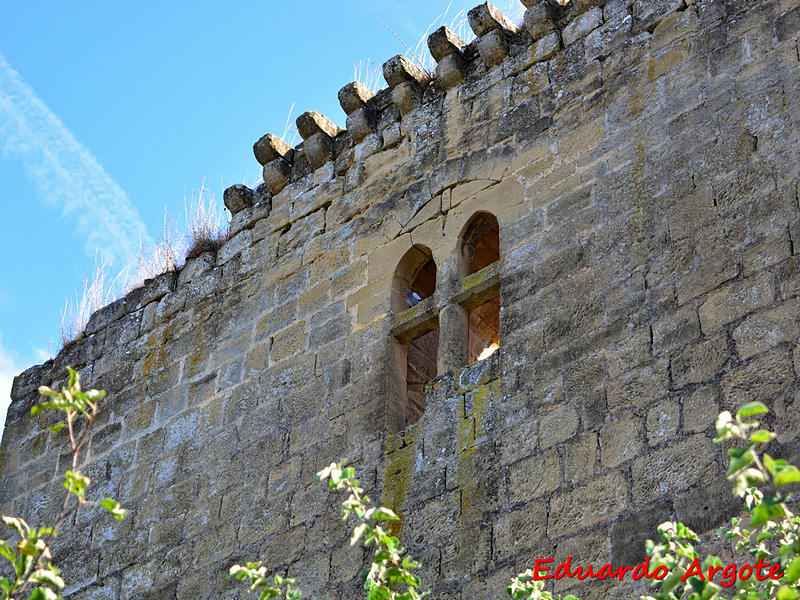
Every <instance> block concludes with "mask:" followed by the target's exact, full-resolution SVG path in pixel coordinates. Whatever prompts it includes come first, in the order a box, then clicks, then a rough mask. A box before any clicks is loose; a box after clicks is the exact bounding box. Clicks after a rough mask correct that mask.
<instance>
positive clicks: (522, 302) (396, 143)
mask: <svg viewBox="0 0 800 600" xmlns="http://www.w3.org/2000/svg"><path fill="white" fill-rule="evenodd" d="M525 3H526V5H528V4H529V5H530V6H529V7H528V10H527V12H526V16H525V23H524V25H523V26H522V27H517V26H515V25H514V24H513V23H510V22H508V21H507V20H506V19H504V18H503V17H502V15H500V14H499V13H497V12H496V11H494V10H491V9H489V8H488V7H487V6H486V5H482V6H481V7H478V8H477V9H475V10H474V11H473V12H472V13H471V15H470V22H471V25H472V27H473V29H474V30H475V32H476V34H477V35H478V36H479V37H478V39H477V40H476V41H474V42H472V43H471V44H469V45H468V46H466V47H465V48H463V49H462V47H461V43H460V41H459V40H457V39H454V37H453V36H452V35H451V34H449V33H448V32H445V31H437V32H436V33H435V34H434V35H433V36H431V41H430V46H431V49H432V52H433V54H434V57H435V58H436V59H437V61H438V65H437V69H436V74H435V76H434V77H432V78H431V77H429V76H428V75H427V74H425V73H423V72H421V71H420V70H419V69H417V68H416V67H415V66H414V65H413V64H411V63H409V62H408V61H404V60H403V59H400V58H399V57H396V58H394V59H392V60H390V61H389V62H387V63H386V65H385V67H384V72H385V76H386V80H387V83H388V84H389V88H387V89H385V90H383V91H381V92H379V93H378V94H377V95H375V96H371V95H370V94H369V93H368V92H366V91H365V90H364V89H363V88H362V87H360V86H358V85H355V84H351V85H349V86H346V87H345V88H343V90H342V92H341V93H340V100H341V103H342V107H343V108H344V110H345V112H346V113H347V114H348V118H347V130H346V131H344V130H339V128H338V127H336V126H335V125H333V124H332V123H330V122H329V121H328V120H327V119H325V118H324V117H322V116H321V115H319V114H318V113H313V112H311V113H306V114H304V115H303V116H301V118H300V119H298V128H299V130H300V133H301V134H302V136H303V138H304V142H303V143H302V144H301V145H299V146H298V147H297V148H289V147H288V146H286V145H285V144H282V143H281V142H279V141H278V140H277V139H276V138H274V136H265V137H264V138H262V139H261V140H259V141H258V142H257V143H256V145H255V148H254V150H255V154H256V157H257V159H258V160H259V162H261V163H262V164H263V165H264V181H265V183H264V184H263V185H261V186H260V187H258V188H257V189H256V190H249V189H246V188H243V187H237V188H233V189H230V190H228V191H227V192H226V204H227V205H228V206H229V207H230V208H231V210H232V212H233V213H234V216H233V220H232V224H231V226H232V234H233V235H232V237H231V239H230V240H229V241H228V242H227V243H226V244H225V245H224V246H223V247H222V248H221V249H220V250H219V251H218V252H216V253H213V254H211V253H208V254H204V255H202V256H200V257H197V258H195V259H192V260H190V261H189V262H188V263H187V265H186V266H185V267H183V268H182V269H181V270H180V271H179V272H178V273H167V274H164V275H162V276H160V277H158V278H156V279H155V280H152V281H150V282H148V283H147V284H146V285H145V287H144V288H142V289H139V290H136V291H134V292H132V293H131V294H129V295H128V296H127V297H125V298H123V299H121V300H118V301H117V302H114V303H113V304H111V305H109V306H108V307H106V308H104V309H102V310H101V311H99V312H98V313H96V314H95V315H94V316H93V318H92V319H91V322H90V323H89V326H88V328H87V330H86V334H85V335H84V337H82V338H81V339H80V340H79V341H77V342H76V343H73V344H71V345H69V346H67V347H66V348H65V349H63V350H62V351H61V352H60V353H59V355H58V356H57V357H56V359H55V360H53V361H50V362H48V363H46V364H44V365H41V366H37V367H33V368H32V369H29V370H28V371H26V372H25V373H23V374H22V375H20V376H19V377H18V378H17V379H16V380H15V383H14V388H13V392H12V396H13V398H14V401H13V403H12V405H11V408H10V410H9V413H8V418H7V424H6V429H5V433H4V437H3V444H2V452H0V509H2V512H3V513H6V514H16V515H19V516H22V517H24V518H26V519H29V520H30V521H31V522H33V523H38V522H40V521H41V520H42V519H43V518H44V515H46V514H48V513H49V512H51V511H53V510H54V509H55V508H56V506H57V505H59V504H60V502H61V498H62V495H61V492H62V491H63V490H62V488H61V487H60V484H59V483H58V478H59V477H60V474H61V473H63V471H64V470H65V468H66V467H65V465H64V459H65V456H64V453H63V451H62V450H61V448H62V447H63V445H64V442H65V437H64V432H63V431H62V432H61V433H59V434H56V435H53V434H50V433H49V432H48V431H47V430H46V429H45V428H43V426H42V425H43V424H44V423H43V422H38V421H37V422H31V421H30V419H29V418H28V412H29V409H30V407H31V405H32V404H33V403H34V402H36V401H37V394H36V387H37V386H38V385H40V384H50V383H53V382H54V381H56V383H57V382H58V380H59V379H60V378H61V377H62V376H63V374H64V367H65V365H72V366H74V367H76V368H79V369H80V372H81V374H82V375H83V378H84V380H85V382H87V383H88V384H90V385H92V386H94V387H98V388H104V389H106V390H107V391H108V393H109V400H108V401H107V403H106V405H105V408H104V410H103V412H102V418H101V420H100V422H99V423H98V424H97V430H96V434H95V436H94V437H93V439H92V441H91V448H90V451H89V453H88V461H89V463H88V466H87V467H86V469H85V470H86V472H87V474H88V475H90V476H91V477H92V478H93V480H94V481H95V482H96V483H97V485H98V487H99V491H96V493H105V494H108V495H112V496H114V497H116V498H118V499H119V500H120V501H121V502H122V503H123V505H124V506H126V507H127V508H128V509H129V517H128V518H127V519H125V520H124V521H122V522H120V523H116V522H110V520H109V519H108V518H106V517H103V516H101V515H97V514H96V513H94V512H92V511H87V512H86V513H84V514H82V515H79V516H78V518H77V521H76V522H75V523H73V524H72V525H71V526H70V528H69V531H68V532H67V533H65V535H64V536H63V537H62V538H61V539H60V542H59V545H58V548H59V549H60V551H59V553H58V556H57V559H58V560H59V562H60V563H61V564H62V565H63V567H64V571H65V577H66V578H67V580H68V581H69V582H70V583H71V586H70V589H69V590H68V591H69V592H70V594H69V597H71V598H76V599H84V598H92V599H100V598H125V599H128V598H139V599H142V598H177V599H181V600H183V599H189V598H191V599H192V600H199V599H201V598H233V597H240V596H241V595H242V594H241V592H242V590H241V589H240V587H237V586H234V585H233V584H231V582H228V581H226V580H225V574H226V572H227V569H228V567H229V566H230V565H231V564H232V563H234V562H238V561H244V560H254V559H256V558H262V559H264V560H265V561H266V564H267V565H268V567H269V568H270V569H273V570H277V571H280V572H286V571H288V572H289V573H290V574H292V575H293V576H295V577H297V578H298V580H299V581H300V582H301V583H302V587H303V589H304V590H305V593H306V595H308V596H311V595H317V596H323V595H327V596H329V597H331V598H353V597H357V596H358V595H359V594H360V592H359V591H358V590H359V587H360V583H359V578H358V571H359V566H360V565H361V564H362V562H363V561H364V560H365V559H366V557H365V555H364V553H363V552H362V551H361V550H359V549H352V548H350V547H349V544H348V531H347V529H346V527H345V526H343V524H342V523H341V522H340V520H339V516H338V503H339V502H340V501H341V498H338V497H337V496H336V495H334V494H330V493H328V492H327V491H326V490H324V489H323V488H322V486H320V485H318V484H315V483H314V473H315V472H316V471H317V470H318V469H320V468H321V467H323V466H325V465H326V464H327V463H329V462H330V461H332V460H337V459H346V460H348V461H349V462H350V463H351V464H353V465H354V466H355V467H356V469H357V471H358V473H359V475H360V478H361V480H362V483H363V484H364V486H365V487H366V488H367V490H368V492H369V493H370V494H371V495H372V496H373V497H374V498H376V499H378V498H379V499H381V500H382V501H383V502H384V503H386V504H388V505H390V506H392V507H394V508H395V509H396V510H397V511H398V512H399V513H400V514H401V515H402V517H403V521H402V527H401V530H400V534H401V536H402V538H403V540H404V543H405V544H407V545H408V546H409V547H410V548H411V549H412V551H413V553H414V554H415V555H417V556H419V557H420V559H421V560H422V562H423V563H424V569H423V577H424V580H425V582H426V584H427V585H428V586H430V587H431V588H432V589H433V591H434V596H435V597H437V598H463V599H464V600H467V599H472V598H501V597H503V596H504V593H505V592H504V586H505V585H506V582H507V580H508V579H509V578H510V577H511V576H512V575H513V574H514V573H516V572H517V571H518V570H520V569H522V568H523V567H525V566H530V565H531V564H532V562H533V560H534V559H535V558H536V557H550V556H556V557H563V556H567V555H570V554H571V555H574V556H575V557H576V559H578V558H579V559H580V561H581V562H582V563H589V562H595V563H604V562H607V561H611V562H614V563H625V562H629V561H631V560H635V559H637V558H639V557H640V556H641V554H642V550H641V547H642V545H641V540H643V539H645V538H646V537H647V536H648V535H649V534H651V533H652V531H653V527H654V525H655V524H657V523H658V522H660V521H661V520H663V519H665V518H669V517H673V518H679V519H682V520H684V521H685V522H687V524H689V525H690V526H692V527H694V528H697V529H699V530H701V531H709V530H711V529H713V528H714V527H715V526H717V525H718V524H719V523H721V522H722V520H724V519H725V518H726V517H727V516H728V515H729V514H730V513H731V512H732V511H734V510H735V509H736V503H735V502H734V501H733V498H732V497H730V496H729V490H728V485H727V483H726V482H725V481H724V478H723V473H724V466H723V463H724V457H723V455H722V452H721V451H720V449H719V448H717V447H715V446H714V445H713V444H712V443H711V432H712V430H713V420H714V417H715V415H716V414H717V412H718V411H719V410H721V409H722V408H724V407H733V406H735V405H738V404H739V403H741V402H743V401H745V400H756V399H758V400H762V401H764V402H766V403H767V404H768V405H770V407H771V408H772V409H773V411H774V413H775V421H774V423H773V424H774V425H776V426H777V427H779V428H780V429H781V431H782V432H783V433H782V435H781V437H780V439H779V440H778V442H776V444H775V445H776V446H777V448H775V452H776V453H779V454H780V453H784V454H786V453H788V454H792V453H793V452H794V450H795V449H796V448H797V443H796V442H797V436H798V433H800V429H799V428H798V425H799V424H798V416H797V415H798V410H797V403H796V400H795V397H796V396H797V393H798V384H797V376H798V374H799V373H800V347H798V345H797V344H798V338H799V337H800V323H799V322H798V317H800V312H799V311H798V308H800V269H798V261H797V244H798V237H800V209H799V208H798V179H799V177H798V175H799V174H800V160H799V157H798V152H799V151H800V150H799V149H800V126H799V125H800V123H798V121H800V66H799V63H798V52H799V50H798V34H799V32H800V8H799V7H798V2H797V0H766V1H754V0H748V1H746V2H745V1H741V0H725V1H721V0H695V1H693V2H691V3H689V4H688V6H687V5H686V4H685V3H684V1H683V0H633V1H632V0H608V1H607V2H606V3H605V5H604V6H603V5H602V1H597V0H580V1H578V0H573V2H572V4H571V5H570V7H568V8H566V9H557V8H556V7H555V6H551V5H549V4H538V3H536V2H531V0H526V2H525ZM480 211H485V212H489V213H491V214H492V215H494V216H496V218H497V220H498V222H499V229H500V259H499V261H498V262H497V263H495V264H494V265H490V266H489V267H486V268H484V269H482V270H480V271H478V273H476V274H474V275H472V276H469V277H466V278H465V271H464V265H463V256H462V251H461V238H462V236H463V235H464V230H465V227H466V226H467V224H468V223H469V222H470V219H471V218H472V217H473V215H475V214H476V213H478V212H480ZM415 245H416V247H417V248H422V249H424V250H425V251H426V252H429V253H430V256H432V258H433V259H434V261H435V263H436V291H435V293H434V294H433V295H432V296H430V298H424V299H423V300H422V301H421V302H420V303H419V304H417V305H416V306H414V307H413V308H411V309H409V310H408V311H402V310H400V309H402V308H403V307H402V306H400V305H398V304H397V302H396V300H397V298H398V293H399V294H401V295H402V292H403V286H402V285H400V286H399V288H398V281H399V279H398V276H397V274H396V270H397V269H398V265H399V264H400V261H401V258H402V257H403V256H404V255H406V256H408V255H407V254H406V253H407V252H408V251H409V250H410V249H411V248H412V246H415ZM400 281H402V280H400ZM498 290H499V296H500V349H499V351H497V352H496V353H495V354H494V355H492V356H491V357H490V358H488V359H485V360H483V361H480V362H477V363H475V364H473V365H472V366H469V367H466V368H465V367H464V361H465V359H464V356H465V346H466V342H465V341H464V335H465V328H466V325H465V323H466V318H467V316H468V311H469V310H470V309H471V308H472V307H473V305H474V304H475V303H476V302H478V300H480V299H486V298H490V297H491V296H492V295H493V294H494V295H496V294H497V293H498ZM400 304H402V303H400ZM398 306H399V308H398ZM437 328H438V331H439V332H440V333H439V354H438V372H439V375H438V376H437V377H436V378H435V379H434V380H433V381H432V382H431V383H430V385H429V387H428V389H427V395H426V400H425V404H426V410H425V413H424V415H423V416H422V418H421V419H419V421H417V422H416V423H414V424H410V425H407V426H406V424H405V422H404V421H403V419H402V414H403V411H404V391H403V377H404V372H405V364H404V362H403V361H404V356H405V354H404V347H405V346H404V344H405V343H407V342H408V341H409V340H411V339H413V338H414V336H416V335H417V334H419V333H421V332H425V331H435V330H436V329H437ZM68 543H76V544H79V545H80V546H81V547H83V548H85V550H83V551H82V552H80V553H74V552H73V553H66V552H64V550H63V549H64V547H65V546H66V545H67V544H68ZM101 550H102V556H103V558H102V560H101V559H100V553H101ZM559 583H560V584H562V585H561V588H567V587H568V586H569V585H570V584H574V583H575V582H569V581H567V580H562V581H561V582H559ZM614 585H615V586H616V587H613V586H614ZM611 587H613V589H609V588H611ZM561 588H559V589H561ZM575 589H576V590H577V591H580V592H582V593H586V594H587V595H586V597H588V598H598V597H604V596H606V595H608V596H611V597H615V598H622V597H634V595H633V588H632V584H631V583H630V582H625V583H622V584H621V583H619V582H615V584H611V585H609V584H608V582H604V584H601V585H600V587H596V588H593V589H590V590H588V591H587V590H585V589H582V588H580V587H576V588H575Z"/></svg>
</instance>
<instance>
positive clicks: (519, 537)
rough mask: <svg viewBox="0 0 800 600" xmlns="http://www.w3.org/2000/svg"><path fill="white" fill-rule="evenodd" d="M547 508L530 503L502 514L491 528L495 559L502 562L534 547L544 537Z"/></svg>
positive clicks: (540, 504)
mask: <svg viewBox="0 0 800 600" xmlns="http://www.w3.org/2000/svg"><path fill="white" fill-rule="evenodd" d="M546 524H547V506H546V505H545V504H544V503H543V502H530V503H528V504H525V505H524V506H522V507H521V508H518V509H517V510H513V511H507V512H503V514H502V515H501V516H500V518H499V519H498V520H497V524H496V525H495V526H494V528H493V536H492V540H493V544H492V546H493V549H494V553H495V557H496V558H497V559H498V560H503V559H506V558H509V557H512V556H515V555H516V554H518V553H519V552H520V551H523V550H527V549H529V548H533V547H535V546H536V545H537V544H539V543H540V541H541V538H543V537H544V536H545V533H546Z"/></svg>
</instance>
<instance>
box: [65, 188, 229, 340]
mask: <svg viewBox="0 0 800 600" xmlns="http://www.w3.org/2000/svg"><path fill="white" fill-rule="evenodd" d="M228 222H229V215H228V214H227V211H226V209H225V207H224V206H223V205H222V204H221V203H220V202H219V201H218V200H217V198H216V196H215V195H214V193H213V192H212V191H211V190H210V189H209V188H208V187H207V186H206V182H205V180H203V182H202V183H201V184H200V188H199V189H197V190H192V192H191V194H190V195H189V196H188V197H187V196H186V195H184V222H183V227H182V228H181V227H180V226H179V225H178V223H177V222H176V220H175V219H174V218H172V217H170V216H169V214H168V213H167V210H166V208H165V209H164V225H163V230H162V234H161V241H160V242H158V244H156V246H155V247H154V248H148V247H147V246H144V245H141V246H140V247H139V254H138V255H137V257H136V259H135V261H133V262H132V263H131V264H129V265H127V266H126V267H124V268H123V269H122V270H121V271H120V272H119V273H117V274H116V275H115V276H112V275H111V265H110V264H109V263H108V262H107V261H105V260H104V259H103V258H102V255H101V254H100V252H99V251H98V252H97V254H96V255H95V261H94V267H93V268H92V270H91V271H87V272H86V273H84V274H82V275H81V284H80V287H76V288H75V292H74V296H73V297H72V298H69V297H67V298H65V301H64V307H63V309H62V311H61V325H60V327H59V330H60V337H61V343H62V345H64V346H66V345H67V344H69V343H70V342H72V341H74V340H77V339H79V338H80V337H81V336H82V335H83V332H84V330H85V329H86V325H87V324H88V323H89V318H90V317H91V316H92V314H93V313H94V312H95V311H97V310H99V309H101V308H102V307H104V306H106V305H107V304H109V303H110V302H113V301H114V300H115V299H117V298H119V297H121V296H123V295H125V294H127V293H129V292H131V291H132V290H135V289H136V288H139V287H141V286H143V285H144V284H145V282H146V281H147V280H148V279H152V278H154V277H157V276H158V275H161V274H162V273H166V272H168V271H175V270H177V269H179V268H180V267H181V266H183V264H184V262H185V261H186V259H187V258H194V257H197V256H200V255H201V254H203V253H204V252H215V251H216V250H218V249H219V248H220V247H221V246H222V244H224V243H225V242H226V241H227V239H228Z"/></svg>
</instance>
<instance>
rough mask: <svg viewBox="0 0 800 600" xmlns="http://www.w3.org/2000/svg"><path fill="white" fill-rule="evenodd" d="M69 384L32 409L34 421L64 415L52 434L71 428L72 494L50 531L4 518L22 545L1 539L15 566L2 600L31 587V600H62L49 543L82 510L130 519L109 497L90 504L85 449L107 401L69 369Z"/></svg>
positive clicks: (45, 392)
mask: <svg viewBox="0 0 800 600" xmlns="http://www.w3.org/2000/svg"><path fill="white" fill-rule="evenodd" d="M67 370H68V372H69V379H68V382H67V386H66V387H62V388H61V391H60V392H56V391H54V390H52V389H50V388H49V387H47V386H42V387H40V388H39V393H40V394H41V395H42V396H45V397H46V398H49V400H47V401H45V402H42V403H40V404H37V405H35V406H34V407H33V408H31V418H33V417H35V416H37V415H39V414H41V413H44V412H46V411H50V410H57V411H61V412H62V413H64V421H63V422H59V423H57V424H55V425H52V426H51V427H50V431H51V432H52V433H53V434H56V433H58V432H59V431H60V430H62V429H64V428H65V427H66V428H67V430H68V432H69V442H70V447H71V449H72V462H71V468H70V469H69V470H67V472H66V473H65V475H64V488H65V489H66V490H67V493H66V495H65V497H64V502H63V504H62V507H61V512H60V513H59V515H58V516H57V517H56V519H55V522H54V523H53V525H52V526H50V527H40V528H35V527H30V526H29V525H28V524H27V523H26V522H25V521H24V520H23V519H20V518H17V517H9V516H5V515H4V516H3V517H2V520H3V523H4V524H5V525H6V526H8V527H10V528H11V529H13V530H14V531H15V532H16V534H17V535H18V536H19V540H18V541H15V542H13V543H12V542H10V541H8V540H4V539H0V556H2V557H3V558H5V559H6V560H8V561H9V562H10V563H11V565H12V566H13V574H14V575H13V577H0V600H16V599H18V598H22V595H23V592H25V590H26V589H27V588H28V587H30V588H31V592H30V595H29V596H28V598H29V599H30V600H57V599H58V598H60V596H59V595H58V593H57V590H62V589H64V587H65V583H64V580H63V579H62V578H61V577H60V570H59V569H58V568H57V567H55V566H54V565H53V564H52V563H51V562H50V560H51V559H52V551H51V549H50V544H51V543H52V541H53V538H55V536H56V535H58V528H59V527H60V526H61V524H62V523H63V522H64V521H65V520H67V519H71V518H72V517H73V516H74V515H75V513H77V512H78V509H79V508H80V507H81V506H84V505H87V504H89V505H97V506H101V507H103V508H105V509H106V510H107V511H108V512H109V513H111V515H112V516H113V517H114V518H115V519H122V518H124V517H125V509H123V508H122V507H121V506H120V505H119V503H118V502H117V501H116V500H113V499H111V498H105V499H103V500H101V501H100V502H93V501H90V500H87V499H86V490H87V488H88V487H89V485H90V484H91V480H90V479H89V478H88V477H86V475H84V474H83V473H81V471H80V469H79V468H78V467H79V458H80V455H81V450H82V449H83V447H84V446H85V444H86V443H87V441H88V440H89V436H90V432H91V429H92V424H93V423H94V419H95V417H96V415H97V411H98V403H99V401H100V400H101V399H102V398H103V397H105V392H103V391H100V390H95V389H91V390H87V391H83V390H82V389H81V383H80V375H79V374H78V372H77V371H75V370H74V369H72V368H70V367H67Z"/></svg>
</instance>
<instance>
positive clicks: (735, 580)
mask: <svg viewBox="0 0 800 600" xmlns="http://www.w3.org/2000/svg"><path fill="white" fill-rule="evenodd" d="M767 412H768V410H767V407H766V406H764V404H762V403H761V402H749V403H747V404H745V405H744V406H742V407H741V408H739V410H738V411H737V412H736V415H735V416H732V415H731V413H730V412H728V411H724V412H722V413H720V415H719V417H718V418H717V423H716V428H717V436H716V437H715V438H714V441H715V442H716V443H720V442H725V441H727V440H735V441H737V442H739V444H741V445H739V446H737V447H735V448H730V449H729V450H728V455H729V456H730V458H731V464H730V467H729V469H728V473H727V477H728V479H730V480H732V481H733V492H734V494H736V495H738V496H739V497H741V498H743V499H744V503H745V508H746V510H747V512H748V513H749V514H748V516H747V517H745V518H744V519H742V518H738V517H737V518H734V519H732V520H731V524H730V527H727V528H726V527H722V528H720V529H719V530H718V531H717V535H718V536H719V537H722V538H724V539H725V540H729V541H731V542H732V543H733V545H734V550H735V551H736V552H746V553H747V554H749V555H750V557H751V558H752V559H754V560H757V561H759V562H758V563H757V564H770V563H778V564H780V566H781V570H780V571H781V572H783V573H784V575H783V577H781V578H780V579H779V580H774V579H771V578H765V579H764V580H759V578H758V577H757V573H755V572H753V573H751V574H750V576H749V577H746V578H740V577H737V576H736V574H735V573H730V572H729V573H726V572H725V571H723V572H722V573H721V578H720V579H719V580H716V581H709V580H708V577H707V576H706V577H704V576H702V575H694V574H692V573H697V568H696V567H695V568H694V569H693V567H692V565H693V563H694V565H695V566H696V565H698V564H699V558H698V556H697V553H696V552H695V549H694V546H693V544H692V543H691V542H693V541H697V539H698V537H697V534H695V533H694V532H693V531H691V530H690V529H689V528H688V527H686V526H685V525H683V524H681V523H671V522H667V523H663V524H662V525H661V526H660V527H659V528H658V533H659V535H660V537H661V541H660V542H659V543H655V542H653V541H648V545H647V550H648V553H649V554H650V556H651V557H652V559H653V561H652V562H651V564H652V565H653V566H654V568H655V567H657V566H658V565H659V564H662V565H665V566H666V567H667V568H668V569H669V572H670V575H669V576H668V577H666V578H665V579H664V580H663V581H661V582H659V583H658V584H657V586H656V588H657V589H656V592H655V593H654V594H653V595H650V596H645V597H644V598H645V599H646V600H677V599H681V598H686V599H688V600H708V599H711V598H718V599H722V598H731V599H732V600H750V599H756V598H777V599H778V600H794V599H797V598H800V584H798V579H800V537H799V536H798V534H800V518H798V517H796V516H794V515H793V514H792V512H791V511H790V510H789V509H788V507H787V502H788V501H789V499H790V496H789V495H788V494H785V493H783V492H782V491H781V489H782V488H783V486H785V485H787V484H790V483H798V482H800V470H798V469H797V467H795V466H793V465H790V464H788V463H787V462H786V461H785V460H776V459H773V458H772V457H771V456H770V455H769V454H761V453H760V449H761V448H762V447H763V445H764V444H767V443H768V442H770V441H771V440H772V439H773V438H775V434H774V433H773V432H771V431H768V430H766V429H761V428H760V425H759V422H758V421H756V420H754V419H753V417H757V416H759V415H763V414H766V413H767ZM760 485H768V486H769V487H768V489H767V490H766V491H764V490H762V489H760V488H759V486H760ZM754 564H756V563H754ZM721 566H722V561H721V560H720V559H719V557H717V556H709V557H708V558H706V559H705V561H703V568H702V572H703V573H705V574H707V573H708V572H709V571H708V568H709V567H721ZM754 570H755V569H754ZM758 571H761V572H762V573H766V571H763V570H762V569H761V568H759V569H758ZM687 574H690V576H689V577H686V575H687ZM684 579H685V581H683V580H684ZM723 586H724V587H723ZM725 588H728V590H729V591H730V593H731V595H730V596H729V595H728V593H729V592H728V590H726V589H725Z"/></svg>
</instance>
